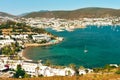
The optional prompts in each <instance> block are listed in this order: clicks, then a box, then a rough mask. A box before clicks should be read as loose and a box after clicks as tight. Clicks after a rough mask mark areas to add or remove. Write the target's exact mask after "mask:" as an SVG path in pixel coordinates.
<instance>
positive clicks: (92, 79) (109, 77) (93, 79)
mask: <svg viewBox="0 0 120 80" xmlns="http://www.w3.org/2000/svg"><path fill="white" fill-rule="evenodd" d="M119 79H120V75H116V74H88V75H83V76H65V77H59V76H56V77H55V76H54V77H39V78H23V79H15V78H0V80H119Z"/></svg>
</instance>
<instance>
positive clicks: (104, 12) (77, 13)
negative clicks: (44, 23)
mask: <svg viewBox="0 0 120 80" xmlns="http://www.w3.org/2000/svg"><path fill="white" fill-rule="evenodd" d="M109 16H111V17H113V16H117V17H120V10H119V9H112V8H99V7H89V8H82V9H77V10H72V11H45V12H40V11H38V12H31V13H28V14H26V15H25V16H23V17H27V18H28V17H33V18H34V17H42V18H63V19H78V18H83V17H87V18H95V17H96V18H97V17H109Z"/></svg>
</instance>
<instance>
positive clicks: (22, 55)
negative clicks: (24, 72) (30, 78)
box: [18, 50, 32, 61]
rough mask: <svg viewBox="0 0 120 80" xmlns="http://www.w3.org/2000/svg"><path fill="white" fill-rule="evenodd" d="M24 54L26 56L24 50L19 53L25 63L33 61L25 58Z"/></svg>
mask: <svg viewBox="0 0 120 80" xmlns="http://www.w3.org/2000/svg"><path fill="white" fill-rule="evenodd" d="M24 54H25V53H24V50H21V51H20V52H18V55H19V56H20V57H21V58H22V59H23V60H25V61H32V60H30V59H28V58H26V57H24Z"/></svg>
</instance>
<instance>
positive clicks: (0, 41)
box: [0, 34, 51, 47]
mask: <svg viewBox="0 0 120 80" xmlns="http://www.w3.org/2000/svg"><path fill="white" fill-rule="evenodd" d="M27 40H30V39H29V35H27V34H25V35H22V34H20V35H10V36H9V35H0V47H4V46H6V45H10V44H11V43H15V42H16V41H17V42H19V43H22V42H25V41H27ZM32 40H35V41H39V42H41V41H42V40H46V41H47V42H48V41H50V40H51V36H50V35H47V34H36V35H32Z"/></svg>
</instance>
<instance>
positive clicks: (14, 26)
mask: <svg viewBox="0 0 120 80" xmlns="http://www.w3.org/2000/svg"><path fill="white" fill-rule="evenodd" d="M3 29H10V30H11V31H10V33H11V34H26V33H27V34H35V33H48V34H50V33H49V32H47V31H45V29H42V28H34V27H31V26H28V25H26V24H25V23H16V22H13V21H9V20H8V21H7V22H5V23H2V24H1V25H0V33H2V32H3ZM5 31H6V30H5ZM6 32H7V31H6Z"/></svg>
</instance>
